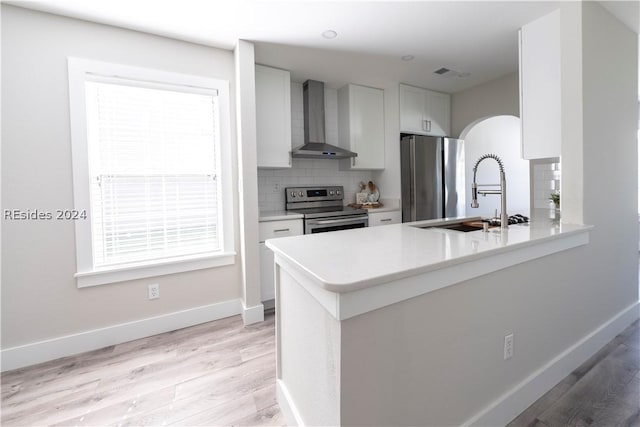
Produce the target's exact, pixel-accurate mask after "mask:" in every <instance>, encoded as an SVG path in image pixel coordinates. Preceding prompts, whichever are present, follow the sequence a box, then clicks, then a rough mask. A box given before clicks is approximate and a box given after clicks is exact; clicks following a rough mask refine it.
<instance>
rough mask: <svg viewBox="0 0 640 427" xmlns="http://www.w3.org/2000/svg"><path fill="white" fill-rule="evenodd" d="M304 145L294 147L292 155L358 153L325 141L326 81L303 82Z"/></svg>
mask: <svg viewBox="0 0 640 427" xmlns="http://www.w3.org/2000/svg"><path fill="white" fill-rule="evenodd" d="M303 109H304V145H301V146H300V147H297V148H294V149H293V151H291V157H296V158H304V159H348V158H351V157H356V156H357V154H356V153H354V152H352V151H349V150H345V149H344V148H340V147H336V146H335V145H331V144H327V143H326V142H325V132H324V83H322V82H319V81H316V80H307V81H306V82H304V84H303Z"/></svg>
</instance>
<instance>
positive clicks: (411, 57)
mask: <svg viewBox="0 0 640 427" xmlns="http://www.w3.org/2000/svg"><path fill="white" fill-rule="evenodd" d="M413 58H414V56H413V55H404V56H403V57H402V58H401V59H402V60H403V61H411V60H412V59H413Z"/></svg>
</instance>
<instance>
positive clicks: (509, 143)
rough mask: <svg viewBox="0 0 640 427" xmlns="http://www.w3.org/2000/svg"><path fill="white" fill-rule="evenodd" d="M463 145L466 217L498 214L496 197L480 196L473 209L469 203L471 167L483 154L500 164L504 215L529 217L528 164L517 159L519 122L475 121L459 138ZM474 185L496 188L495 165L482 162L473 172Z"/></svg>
mask: <svg viewBox="0 0 640 427" xmlns="http://www.w3.org/2000/svg"><path fill="white" fill-rule="evenodd" d="M460 138H461V139H464V141H465V159H466V161H465V164H466V166H465V181H466V185H465V188H466V200H467V201H468V202H469V203H467V209H466V215H467V216H477V215H481V216H487V217H492V216H493V215H494V213H495V210H496V209H497V210H498V212H499V211H500V197H499V196H491V195H490V196H487V197H482V196H480V197H479V199H478V202H479V203H480V207H479V208H477V209H473V208H471V206H470V202H471V183H472V181H473V165H474V164H475V163H476V161H477V160H478V159H479V158H480V156H482V155H483V154H487V153H493V154H496V155H497V156H498V157H500V158H501V159H502V161H503V163H504V168H505V176H506V182H507V191H506V193H507V213H508V214H509V215H513V214H516V213H520V214H523V215H527V216H529V212H530V200H531V198H530V185H529V161H527V160H523V159H522V158H521V157H520V138H521V137H520V119H519V118H518V117H515V116H494V117H487V118H483V119H479V120H476V121H475V122H473V123H471V124H469V125H468V126H467V127H466V128H465V129H464V130H463V131H462V133H461V134H460ZM477 182H478V183H481V184H498V183H499V182H500V180H499V175H498V165H497V163H496V162H493V161H490V160H487V161H484V162H482V164H481V165H480V166H479V168H478V172H477Z"/></svg>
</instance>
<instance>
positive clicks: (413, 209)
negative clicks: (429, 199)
mask: <svg viewBox="0 0 640 427" xmlns="http://www.w3.org/2000/svg"><path fill="white" fill-rule="evenodd" d="M410 147H411V148H410V152H411V160H410V161H409V165H410V167H411V221H416V218H417V216H418V215H417V211H416V201H417V200H418V197H417V194H416V172H415V166H416V138H415V137H412V138H411V144H410Z"/></svg>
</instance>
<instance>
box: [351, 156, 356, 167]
mask: <svg viewBox="0 0 640 427" xmlns="http://www.w3.org/2000/svg"><path fill="white" fill-rule="evenodd" d="M355 165H356V158H355V157H352V158H351V166H355Z"/></svg>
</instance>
